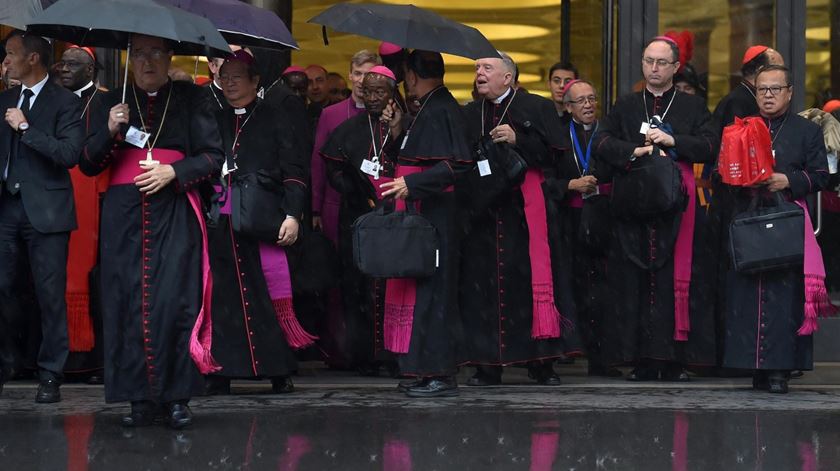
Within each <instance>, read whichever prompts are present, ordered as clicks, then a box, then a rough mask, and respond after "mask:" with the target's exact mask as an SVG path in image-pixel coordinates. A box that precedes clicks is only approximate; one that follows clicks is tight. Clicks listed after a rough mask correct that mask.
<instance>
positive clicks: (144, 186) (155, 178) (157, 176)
mask: <svg viewBox="0 0 840 471" xmlns="http://www.w3.org/2000/svg"><path fill="white" fill-rule="evenodd" d="M140 168H142V169H143V170H145V172H144V173H141V174H140V175H137V176H136V177H134V184H135V185H137V187H138V189H139V190H140V191H142V192H143V193H146V194H149V195H153V194H155V193H157V192H158V191H160V190H162V189H163V188H164V187H165V186H166V185H168V184H169V183H170V182H171V181H172V180H174V179H175V169H174V168H172V166H171V165H160V164H152V165H140Z"/></svg>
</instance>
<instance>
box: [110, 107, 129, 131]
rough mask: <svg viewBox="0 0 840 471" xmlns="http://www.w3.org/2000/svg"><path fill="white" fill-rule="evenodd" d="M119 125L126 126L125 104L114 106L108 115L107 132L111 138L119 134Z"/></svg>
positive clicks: (126, 113)
mask: <svg viewBox="0 0 840 471" xmlns="http://www.w3.org/2000/svg"><path fill="white" fill-rule="evenodd" d="M120 124H128V105H127V104H125V103H119V104H116V105H114V106H113V107H112V108H111V112H110V113H108V132H110V133H111V137H114V136H116V135H117V133H118V132H120Z"/></svg>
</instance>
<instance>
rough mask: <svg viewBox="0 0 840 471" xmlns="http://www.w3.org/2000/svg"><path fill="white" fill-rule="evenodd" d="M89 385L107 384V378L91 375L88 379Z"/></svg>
mask: <svg viewBox="0 0 840 471" xmlns="http://www.w3.org/2000/svg"><path fill="white" fill-rule="evenodd" d="M87 384H93V385H99V384H105V378H103V377H102V376H100V375H90V376H88V379H87Z"/></svg>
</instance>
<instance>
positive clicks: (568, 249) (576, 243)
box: [547, 120, 615, 364]
mask: <svg viewBox="0 0 840 471" xmlns="http://www.w3.org/2000/svg"><path fill="white" fill-rule="evenodd" d="M570 126H573V128H570ZM561 129H562V131H563V132H564V133H565V134H566V135H567V136H569V141H571V132H572V129H574V132H575V136H576V137H577V142H578V144H579V145H580V149H579V151H580V152H578V149H577V148H576V147H574V143H573V142H570V143H569V145H568V146H567V147H566V148H564V149H562V151H561V153H560V154H559V156H558V159H557V162H556V170H555V171H554V175H553V176H552V177H551V178H550V179H548V180H547V181H548V182H549V184H550V187H551V188H552V191H553V192H554V194H555V195H557V199H558V200H559V202H560V204H559V208H558V210H559V211H558V212H559V216H560V224H559V225H560V244H561V247H562V250H561V251H560V255H561V257H562V259H561V260H562V262H561V265H560V266H561V267H563V270H560V271H559V276H560V277H561V282H562V283H563V286H570V287H571V293H572V296H573V297H572V300H573V301H574V308H575V312H576V314H577V320H578V322H577V330H578V332H579V333H580V338H581V341H582V342H583V346H584V348H585V351H586V355H587V357H588V359H589V361H590V363H593V364H599V363H601V358H600V356H601V354H600V352H601V350H602V345H601V344H602V342H603V341H604V329H605V326H606V325H607V322H608V320H607V319H606V316H605V314H606V312H605V311H606V306H607V304H608V303H609V302H610V300H611V299H612V295H611V294H610V293H609V290H608V286H607V284H606V274H607V268H608V267H607V258H606V253H607V250H608V249H609V243H608V242H609V241H608V240H607V241H603V242H605V243H602V244H597V246H589V245H588V244H594V243H595V241H590V242H586V241H584V239H583V238H582V237H581V216H582V213H583V208H582V207H581V204H586V205H587V206H589V207H588V208H587V211H588V214H587V218H588V219H589V221H588V224H589V225H590V226H591V227H592V228H593V229H595V226H601V227H605V228H609V227H611V224H610V219H611V217H610V213H609V211H610V208H609V198H610V196H609V192H608V189H607V188H608V185H609V184H611V183H612V177H613V173H614V172H615V170H614V169H613V168H612V167H611V166H610V165H608V164H606V163H605V162H601V163H600V164H599V163H598V161H597V159H596V158H595V156H594V155H591V154H592V153H593V152H592V151H593V150H594V149H590V148H591V147H594V134H595V133H596V132H597V130H598V123H597V122H596V123H593V124H592V125H590V126H584V125H583V124H581V123H578V122H576V121H573V120H569V121H568V122H567V123H566V124H564V125H563V127H562V128H561ZM587 149H589V152H590V156H589V160H588V161H587V157H586V155H587ZM584 162H588V164H587V165H585V164H584ZM587 167H588V168H587ZM584 175H592V176H594V177H595V178H596V179H597V181H598V187H599V193H598V194H596V195H592V196H589V197H588V198H587V200H586V201H585V202H582V200H583V198H582V197H581V196H580V193H578V192H576V191H573V190H569V181H571V180H574V179H577V178H581V177H582V176H584Z"/></svg>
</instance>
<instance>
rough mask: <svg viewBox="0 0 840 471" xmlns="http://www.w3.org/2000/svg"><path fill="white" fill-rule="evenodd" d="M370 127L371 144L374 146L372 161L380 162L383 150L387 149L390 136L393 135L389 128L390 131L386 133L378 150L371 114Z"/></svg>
mask: <svg viewBox="0 0 840 471" xmlns="http://www.w3.org/2000/svg"><path fill="white" fill-rule="evenodd" d="M368 127H369V128H370V145H371V147H373V159H371V162H373V163H379V156H380V155H382V151H383V150H385V144H386V143H387V142H388V138H389V137H391V129H390V128H389V129H388V133H387V134H385V139H383V140H382V145H381V146H379V150H376V137H375V136H374V135H373V123H371V122H370V116H369V115H368Z"/></svg>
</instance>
